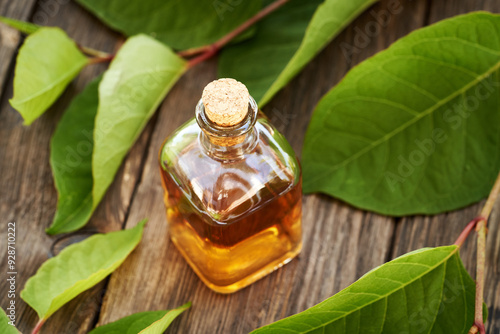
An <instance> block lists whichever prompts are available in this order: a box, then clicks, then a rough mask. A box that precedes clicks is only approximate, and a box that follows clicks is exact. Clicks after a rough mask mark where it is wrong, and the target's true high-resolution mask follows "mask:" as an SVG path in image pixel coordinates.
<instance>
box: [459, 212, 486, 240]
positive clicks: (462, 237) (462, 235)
mask: <svg viewBox="0 0 500 334" xmlns="http://www.w3.org/2000/svg"><path fill="white" fill-rule="evenodd" d="M485 219H486V218H484V217H482V216H478V217H476V218H474V219H472V220H471V221H470V222H469V223H468V224H467V226H465V228H464V229H463V231H462V233H460V235H459V236H458V238H457V241H455V245H457V246H458V247H461V246H462V244H463V243H464V241H465V239H467V237H468V236H469V234H470V232H471V231H472V230H473V229H474V227H476V225H477V223H478V222H479V221H481V220H485Z"/></svg>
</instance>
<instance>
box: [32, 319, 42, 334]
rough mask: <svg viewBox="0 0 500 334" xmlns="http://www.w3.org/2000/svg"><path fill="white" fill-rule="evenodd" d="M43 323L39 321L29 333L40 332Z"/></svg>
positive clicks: (35, 333)
mask: <svg viewBox="0 0 500 334" xmlns="http://www.w3.org/2000/svg"><path fill="white" fill-rule="evenodd" d="M44 323H45V319H40V320H38V322H37V323H36V325H35V328H33V330H32V331H31V334H37V333H38V332H39V331H40V328H42V326H43V324H44Z"/></svg>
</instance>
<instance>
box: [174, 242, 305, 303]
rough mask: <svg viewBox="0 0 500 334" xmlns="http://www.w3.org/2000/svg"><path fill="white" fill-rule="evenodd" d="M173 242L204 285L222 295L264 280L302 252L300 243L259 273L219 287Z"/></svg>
mask: <svg viewBox="0 0 500 334" xmlns="http://www.w3.org/2000/svg"><path fill="white" fill-rule="evenodd" d="M172 241H173V242H174V244H175V245H176V248H177V250H178V251H179V252H180V253H181V255H182V257H183V258H184V259H185V260H186V262H187V263H188V264H189V266H190V267H191V269H193V271H194V272H195V273H196V275H197V276H198V277H199V278H200V279H201V281H202V282H203V283H205V285H206V286H207V287H209V288H210V289H211V290H213V291H215V292H217V293H222V294H230V293H234V292H236V291H238V290H241V289H243V288H245V287H247V286H249V285H250V284H252V283H254V282H256V281H258V280H259V279H261V278H263V277H264V276H267V275H268V274H270V273H272V272H273V271H275V270H277V269H279V268H281V267H282V266H284V265H285V264H287V263H288V262H290V261H291V260H293V258H295V257H296V256H297V255H299V254H300V251H301V250H302V242H300V243H299V244H297V246H296V247H295V248H293V249H292V250H290V251H288V252H286V253H285V254H283V255H282V256H280V257H279V258H277V259H275V260H273V261H271V262H269V263H268V264H266V265H265V266H263V267H262V268H261V269H259V270H258V271H256V272H254V273H252V274H250V275H248V276H246V277H244V278H242V279H240V280H238V281H236V282H234V283H231V284H228V285H217V284H214V283H213V282H212V281H210V280H209V279H208V278H207V277H205V275H203V274H202V273H201V272H200V271H199V270H198V268H197V267H196V265H195V264H194V263H193V262H192V261H191V259H190V258H189V257H188V256H187V254H185V253H184V252H183V250H182V248H181V247H179V245H177V243H176V242H175V240H174V239H172Z"/></svg>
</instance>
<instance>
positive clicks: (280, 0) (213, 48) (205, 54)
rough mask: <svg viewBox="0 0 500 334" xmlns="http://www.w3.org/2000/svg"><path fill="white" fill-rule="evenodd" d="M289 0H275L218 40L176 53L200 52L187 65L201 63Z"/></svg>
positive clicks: (185, 54)
mask: <svg viewBox="0 0 500 334" xmlns="http://www.w3.org/2000/svg"><path fill="white" fill-rule="evenodd" d="M288 1H289V0H276V1H274V2H273V3H271V4H270V5H268V6H267V7H265V8H263V9H262V10H261V11H259V12H258V13H257V14H255V15H254V16H252V17H251V18H249V19H248V20H246V21H245V22H243V23H242V24H241V25H239V26H238V27H237V28H236V29H234V30H233V31H231V32H230V33H228V34H227V35H225V36H222V37H221V38H220V39H219V40H217V41H215V42H214V43H213V44H210V45H205V46H201V47H198V48H192V49H187V50H184V51H180V52H179V53H178V55H180V56H183V57H187V56H193V55H197V54H200V55H199V56H197V57H195V58H193V59H191V60H190V61H189V62H188V67H193V66H194V65H196V64H198V63H201V62H202V61H204V60H206V59H209V58H211V57H213V56H214V55H215V54H217V52H219V50H220V49H222V48H223V47H224V46H225V45H227V44H228V43H229V42H230V41H232V40H233V39H234V38H235V37H236V36H238V35H240V34H241V33H242V32H244V31H245V30H247V29H248V28H250V27H251V26H253V25H254V24H255V23H257V22H259V21H260V20H262V19H263V18H264V17H266V16H268V15H269V14H271V13H272V12H274V11H275V10H276V9H278V8H280V7H281V6H283V5H284V4H286V3H287V2H288Z"/></svg>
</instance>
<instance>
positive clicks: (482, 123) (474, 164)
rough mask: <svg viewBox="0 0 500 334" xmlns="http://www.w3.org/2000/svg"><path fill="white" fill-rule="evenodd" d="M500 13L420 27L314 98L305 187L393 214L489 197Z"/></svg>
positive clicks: (499, 165) (498, 130)
mask: <svg viewBox="0 0 500 334" xmlns="http://www.w3.org/2000/svg"><path fill="white" fill-rule="evenodd" d="M499 68H500V16H499V15H493V14H490V13H485V12H477V13H471V14H467V15H462V16H457V17H455V18H451V19H448V20H444V21H441V22H439V23H437V24H434V25H432V26H429V27H426V28H422V29H420V30H417V31H415V32H413V33H411V34H410V35H408V36H406V37H404V38H402V39H400V40H399V41H397V42H396V43H394V44H393V45H392V46H391V47H390V48H389V49H387V50H385V51H382V52H380V53H378V54H377V55H375V56H374V57H372V58H370V59H368V60H366V61H365V62H363V63H362V64H360V65H359V66H357V67H355V68H353V69H352V70H351V71H350V72H349V73H348V74H347V75H346V77H345V78H344V79H343V80H342V81H341V82H340V83H339V84H338V85H337V86H336V87H334V88H333V89H332V90H331V91H330V92H329V93H327V94H326V95H325V97H323V99H322V100H321V101H320V103H319V104H318V106H317V108H316V110H315V112H314V114H313V117H312V120H311V123H310V125H309V128H308V130H307V134H306V138H305V144H304V150H303V155H302V156H303V167H304V169H303V172H304V184H303V186H304V191H305V192H315V191H320V192H323V193H326V194H330V195H332V196H336V197H338V198H340V199H342V200H344V201H346V202H348V203H351V204H352V205H354V206H356V207H359V208H363V209H367V210H373V211H376V212H379V213H383V214H389V215H408V214H415V213H425V214H435V213H439V212H443V211H448V210H454V209H457V208H460V207H463V206H465V205H468V204H470V203H473V202H476V201H478V200H480V199H481V198H483V197H485V196H486V195H487V194H488V193H489V191H490V189H491V187H492V185H493V181H494V180H495V178H496V175H497V173H498V170H499V169H500V149H499V148H500V112H499V110H500V102H499V101H500V99H499V93H500V88H499V87H500V73H499Z"/></svg>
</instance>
